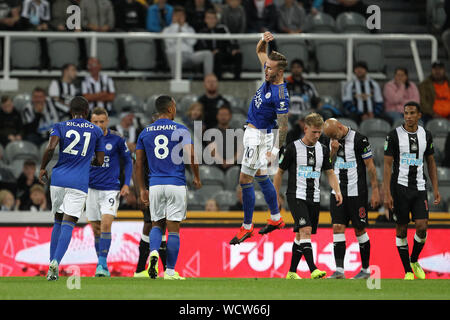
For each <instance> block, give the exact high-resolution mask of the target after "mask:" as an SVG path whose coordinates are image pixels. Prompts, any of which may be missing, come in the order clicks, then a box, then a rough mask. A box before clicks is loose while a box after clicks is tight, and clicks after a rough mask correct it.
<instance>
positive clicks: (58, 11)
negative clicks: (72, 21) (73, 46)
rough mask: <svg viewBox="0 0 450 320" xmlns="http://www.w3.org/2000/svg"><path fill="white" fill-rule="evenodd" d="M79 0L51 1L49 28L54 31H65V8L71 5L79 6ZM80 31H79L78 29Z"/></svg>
mask: <svg viewBox="0 0 450 320" xmlns="http://www.w3.org/2000/svg"><path fill="white" fill-rule="evenodd" d="M80 1H81V0H53V1H52V6H51V7H52V20H51V21H50V26H51V28H52V29H54V30H56V31H67V27H66V22H67V17H68V15H67V8H68V7H69V6H71V5H76V6H80ZM80 30H81V29H80Z"/></svg>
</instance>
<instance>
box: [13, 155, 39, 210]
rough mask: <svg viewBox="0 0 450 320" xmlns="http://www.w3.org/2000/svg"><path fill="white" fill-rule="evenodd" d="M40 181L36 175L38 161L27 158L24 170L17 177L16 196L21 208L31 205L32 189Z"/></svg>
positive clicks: (25, 208)
mask: <svg viewBox="0 0 450 320" xmlns="http://www.w3.org/2000/svg"><path fill="white" fill-rule="evenodd" d="M38 183H39V180H38V178H37V177H36V162H34V161H33V160H27V161H25V162H24V164H23V171H22V173H21V174H20V176H19V178H18V179H17V191H16V198H17V200H18V202H19V210H28V209H27V208H29V207H30V206H31V198H30V189H31V187H32V186H33V185H36V184H38Z"/></svg>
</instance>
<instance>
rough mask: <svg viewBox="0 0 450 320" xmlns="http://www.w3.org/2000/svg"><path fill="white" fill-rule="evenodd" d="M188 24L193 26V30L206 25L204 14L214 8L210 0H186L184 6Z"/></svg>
mask: <svg viewBox="0 0 450 320" xmlns="http://www.w3.org/2000/svg"><path fill="white" fill-rule="evenodd" d="M184 7H185V9H186V16H187V17H188V23H189V25H190V26H191V27H192V28H194V30H195V32H200V30H202V29H204V28H205V27H206V24H205V14H206V11H208V10H210V9H214V6H213V5H212V4H211V1H210V0H188V1H186V5H185V6H184Z"/></svg>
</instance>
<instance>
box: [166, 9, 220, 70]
mask: <svg viewBox="0 0 450 320" xmlns="http://www.w3.org/2000/svg"><path fill="white" fill-rule="evenodd" d="M181 32H184V33H195V30H194V29H193V28H192V27H191V26H190V25H189V24H187V23H186V13H185V10H184V8H183V7H175V8H174V10H173V15H172V24H171V25H170V26H168V27H166V28H164V30H163V33H166V34H173V33H181ZM164 41H165V44H166V56H167V59H168V60H169V65H170V69H171V71H172V76H174V75H175V55H176V47H177V46H176V42H177V40H176V39H166V40H164ZM196 42H197V40H196V39H183V40H182V41H181V59H182V64H183V65H188V66H192V65H202V66H203V73H204V74H210V73H212V72H213V67H214V60H213V59H214V58H213V55H212V53H211V51H208V50H202V51H195V52H194V45H195V43H196Z"/></svg>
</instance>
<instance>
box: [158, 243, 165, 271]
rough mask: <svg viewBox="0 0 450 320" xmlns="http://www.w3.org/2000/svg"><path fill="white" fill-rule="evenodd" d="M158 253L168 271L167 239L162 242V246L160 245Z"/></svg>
mask: <svg viewBox="0 0 450 320" xmlns="http://www.w3.org/2000/svg"><path fill="white" fill-rule="evenodd" d="M158 253H159V258H160V259H161V262H162V264H163V267H164V271H166V256H167V242H166V241H162V242H161V246H160V247H159V250H158Z"/></svg>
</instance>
